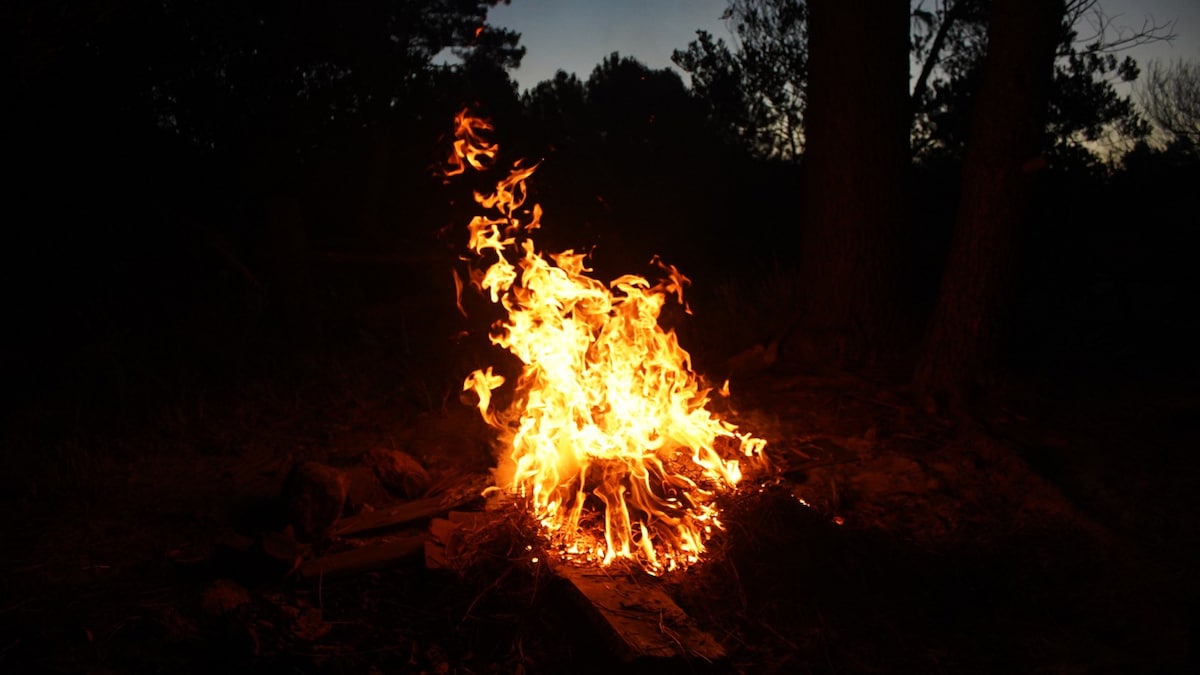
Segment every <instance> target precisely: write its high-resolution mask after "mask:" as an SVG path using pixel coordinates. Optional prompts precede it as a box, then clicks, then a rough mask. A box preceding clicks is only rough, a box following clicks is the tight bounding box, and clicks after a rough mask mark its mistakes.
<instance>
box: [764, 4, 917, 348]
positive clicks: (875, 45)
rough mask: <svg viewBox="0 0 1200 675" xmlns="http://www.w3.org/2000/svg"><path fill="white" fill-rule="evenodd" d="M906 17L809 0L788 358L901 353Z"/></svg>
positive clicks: (900, 10)
mask: <svg viewBox="0 0 1200 675" xmlns="http://www.w3.org/2000/svg"><path fill="white" fill-rule="evenodd" d="M908 21H909V17H908V4H907V3H902V2H862V1H857V2H854V1H847V0H813V1H811V2H809V43H808V51H809V54H808V58H809V60H808V100H807V108H806V132H805V136H806V140H805V142H806V145H805V154H804V160H803V167H804V177H803V184H802V187H803V194H804V203H803V216H804V223H803V225H804V229H803V232H802V235H801V251H800V260H801V280H802V282H803V284H804V294H805V298H804V314H803V323H802V326H801V330H800V331H798V332H797V335H798V336H799V337H798V338H797V340H798V341H799V342H800V344H799V345H796V344H785V345H784V354H783V357H784V358H785V359H788V358H791V359H796V355H795V352H797V351H802V352H805V355H804V356H802V357H800V359H799V360H800V361H801V363H804V362H806V361H809V362H812V363H813V364H817V363H824V364H826V365H827V366H831V367H835V368H855V367H858V366H861V365H864V364H879V363H883V362H887V361H889V360H890V359H892V358H893V357H894V356H895V355H896V354H895V350H894V349H893V345H895V344H898V343H899V341H898V340H897V328H898V326H899V317H900V316H901V312H900V311H899V308H898V303H899V297H900V294H899V292H898V284H897V271H898V269H899V262H900V261H899V250H900V246H899V244H900V236H901V234H902V233H903V231H904V210H905V198H904V197H905V188H906V186H907V182H908V181H907V178H908V165H909V114H908V107H909V106H908V31H909V25H908ZM792 342H796V340H793V341H792ZM797 346H799V347H802V349H799V350H798V349H796V347H797ZM789 349H790V350H791V351H792V352H793V353H792V354H791V355H789V354H788V352H789Z"/></svg>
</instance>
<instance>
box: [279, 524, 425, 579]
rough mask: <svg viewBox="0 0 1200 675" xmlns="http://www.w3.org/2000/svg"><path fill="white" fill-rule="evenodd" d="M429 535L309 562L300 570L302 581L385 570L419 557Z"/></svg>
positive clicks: (413, 536) (379, 543)
mask: <svg viewBox="0 0 1200 675" xmlns="http://www.w3.org/2000/svg"><path fill="white" fill-rule="evenodd" d="M425 538H426V537H425V534H423V533H422V534H415V535H404V536H402V537H398V538H389V539H387V540H384V541H378V542H376V543H371V544H368V545H366V546H361V547H359V548H353V549H350V550H348V551H341V552H340V553H333V554H331V555H327V556H323V557H321V558H316V559H313V560H309V561H308V562H305V563H304V564H303V565H301V566H300V569H299V571H298V574H299V577H300V578H301V579H316V578H318V577H326V578H328V577H339V576H347V575H350V574H358V573H360V572H370V571H374V570H381V569H385V568H388V567H391V566H392V565H395V564H397V563H400V562H403V561H405V560H408V559H409V558H413V557H415V556H416V555H417V554H419V553H420V552H421V551H422V550H423V549H424V546H425Z"/></svg>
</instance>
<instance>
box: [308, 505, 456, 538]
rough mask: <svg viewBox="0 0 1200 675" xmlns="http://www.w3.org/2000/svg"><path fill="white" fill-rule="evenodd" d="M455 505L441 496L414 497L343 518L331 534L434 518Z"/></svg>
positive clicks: (370, 529) (342, 535)
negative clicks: (386, 506)
mask: <svg viewBox="0 0 1200 675" xmlns="http://www.w3.org/2000/svg"><path fill="white" fill-rule="evenodd" d="M454 506H457V504H450V505H444V504H443V503H442V500H441V499H440V498H434V497H431V498H428V499H414V500H412V501H408V502H404V503H403V504H397V505H395V506H389V507H388V508H385V509H379V510H378V511H368V512H364V513H358V514H355V515H353V516H350V517H349V518H343V519H341V520H339V521H337V522H336V523H334V524H333V528H332V529H331V530H330V534H333V535H335V536H339V537H350V536H355V535H361V534H365V533H368V532H376V531H378V530H385V529H388V528H392V527H398V526H400V525H407V524H408V523H412V522H415V521H418V520H424V519H426V518H432V517H434V516H436V515H437V514H439V513H442V512H443V511H446V510H447V509H451V508H454Z"/></svg>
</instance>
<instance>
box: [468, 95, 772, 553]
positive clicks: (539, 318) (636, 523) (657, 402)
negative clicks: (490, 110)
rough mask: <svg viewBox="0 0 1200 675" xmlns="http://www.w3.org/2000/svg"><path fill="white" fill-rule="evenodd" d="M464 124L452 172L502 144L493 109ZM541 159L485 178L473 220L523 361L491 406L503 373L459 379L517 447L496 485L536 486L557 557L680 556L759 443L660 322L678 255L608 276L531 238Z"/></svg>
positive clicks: (508, 338) (482, 278)
mask: <svg viewBox="0 0 1200 675" xmlns="http://www.w3.org/2000/svg"><path fill="white" fill-rule="evenodd" d="M455 128H456V131H455V136H456V139H457V140H456V141H455V143H454V151H453V154H452V155H451V157H450V160H449V162H450V167H449V169H448V170H447V173H448V174H450V175H453V174H457V173H462V172H464V171H465V170H466V167H468V166H470V167H471V168H474V169H483V168H485V167H486V166H487V165H488V164H489V163H490V162H492V161H493V160H494V159H495V157H496V153H497V146H496V145H495V144H494V143H492V142H490V141H488V140H486V139H485V138H484V136H483V133H485V132H490V131H491V130H492V128H491V125H490V124H489V123H488V122H486V121H484V120H481V119H478V118H475V117H471V116H469V115H468V114H467V112H466V111H463V112H461V113H459V114H458V116H457V117H456V118H455ZM536 168H537V166H536V165H525V164H523V163H522V162H517V163H516V164H514V166H513V169H512V171H511V172H510V173H509V174H508V175H507V176H506V177H505V178H503V179H502V180H500V181H499V183H498V184H497V185H496V188H495V191H494V192H492V193H491V194H487V195H484V194H480V193H476V194H475V201H476V202H477V203H478V204H479V205H480V206H481V207H483V209H484V210H485V214H484V215H477V216H475V217H474V218H473V219H472V220H471V222H470V225H469V226H468V230H469V237H468V247H469V248H470V250H471V251H472V252H473V253H474V254H475V255H476V256H477V265H478V266H477V267H474V268H473V269H472V273H471V275H470V278H471V282H472V284H473V285H474V286H475V287H476V288H478V289H479V290H480V291H481V292H483V293H486V294H487V296H488V297H489V298H490V299H491V301H492V302H494V303H498V304H500V305H501V306H502V307H503V308H504V310H505V311H506V318H505V319H503V320H501V321H500V322H498V323H497V324H496V325H495V326H493V331H492V334H491V340H492V342H493V343H494V344H496V345H499V346H501V347H503V348H505V349H507V350H508V351H510V352H511V353H512V354H514V355H515V356H516V357H517V358H518V359H520V361H521V363H522V364H523V369H522V372H521V375H520V377H519V378H518V380H517V383H516V388H515V395H514V402H513V404H512V405H511V407H509V408H508V409H507V410H503V411H496V410H494V409H493V406H492V392H493V391H494V390H496V389H497V388H499V387H501V386H503V385H504V383H505V380H504V377H503V376H501V375H498V374H496V373H494V372H493V370H492V368H490V367H489V368H487V369H486V370H479V371H475V372H474V373H472V374H471V375H470V376H469V377H467V379H466V381H465V382H464V385H463V388H464V390H472V391H474V392H475V393H476V394H477V395H478V398H479V404H478V406H479V411H480V414H481V415H482V416H483V418H484V420H486V421H487V423H488V424H489V425H491V426H493V427H494V428H496V429H497V430H498V431H499V432H500V433H499V435H500V438H499V440H500V442H501V446H502V447H503V448H506V449H507V450H508V453H507V455H506V456H504V457H502V458H501V461H500V466H499V467H497V469H496V471H495V479H496V488H497V489H500V490H504V491H508V492H511V493H513V494H515V495H517V496H519V497H522V498H524V499H525V500H527V503H528V505H529V507H530V508H531V509H532V512H533V514H534V515H535V517H536V518H537V519H538V521H539V522H540V523H541V526H542V528H543V532H544V534H545V535H546V537H547V538H548V540H549V542H550V544H551V546H552V548H554V549H555V550H557V551H558V552H559V553H560V554H561V555H562V556H563V557H564V558H567V559H572V560H577V561H593V562H599V563H601V564H604V565H607V564H609V563H611V562H613V561H614V560H617V559H629V560H633V561H635V562H637V563H638V564H640V565H641V566H642V568H644V569H645V570H647V571H648V572H651V573H655V574H657V573H661V572H663V571H668V570H673V569H678V568H681V567H686V566H687V565H689V564H691V563H694V562H696V561H698V560H699V559H700V557H701V555H702V554H703V552H704V550H705V542H706V541H707V539H708V538H709V536H710V535H711V534H712V532H713V530H714V528H719V527H720V521H719V518H718V515H719V514H718V512H717V508H716V506H715V504H714V499H715V497H716V494H717V493H718V492H721V491H725V490H730V489H732V488H733V487H734V486H735V485H736V484H737V483H738V481H739V480H740V479H741V475H742V474H741V465H740V463H739V460H738V456H739V455H740V456H741V457H744V458H750V457H755V458H759V457H761V456H762V452H763V448H764V447H765V445H766V444H765V442H764V441H763V440H761V439H757V438H754V437H753V436H751V435H749V434H746V433H741V432H739V431H738V430H737V428H736V427H735V426H734V425H733V424H730V423H729V422H726V421H722V420H720V419H718V418H717V417H716V416H715V415H713V414H712V413H711V412H709V411H708V410H707V409H706V406H707V404H708V390H707V389H705V388H702V386H701V384H700V382H699V378H698V377H697V376H696V374H695V373H694V372H693V371H692V368H691V357H690V356H689V355H688V353H687V352H686V351H685V350H684V349H683V348H682V347H680V346H679V343H678V341H677V339H676V336H675V333H674V332H672V331H664V330H663V329H662V328H661V327H660V326H659V324H658V316H659V312H660V311H661V309H662V307H663V305H664V303H665V302H667V300H668V299H669V298H674V300H675V301H677V302H680V303H682V302H683V292H684V289H685V287H686V286H688V285H689V283H690V282H689V280H688V279H687V277H685V276H684V275H683V274H681V273H680V272H679V270H677V269H676V268H675V267H674V266H672V265H667V264H664V263H662V262H660V261H659V260H658V259H657V257H656V258H655V259H654V260H653V261H652V262H653V263H654V264H656V265H657V266H658V267H659V269H660V270H661V271H662V272H663V273H664V278H663V279H662V280H660V281H658V282H657V283H655V284H651V283H650V282H649V281H647V280H646V279H645V278H643V277H640V276H636V275H632V274H627V275H624V276H621V277H619V278H617V279H615V280H613V281H612V282H611V283H610V284H609V285H608V286H606V285H604V284H603V283H601V282H599V281H597V280H596V279H593V278H592V277H589V276H588V275H587V273H588V272H590V271H591V270H590V269H589V268H587V267H586V266H585V258H586V255H585V254H583V253H576V252H575V251H573V250H566V251H563V252H561V253H556V254H548V255H546V256H543V255H542V254H541V253H539V252H538V251H537V249H536V248H535V247H534V243H533V241H532V239H530V238H529V236H528V235H529V232H530V231H531V230H534V229H536V228H537V227H539V225H540V221H541V217H542V210H541V208H540V207H539V206H537V205H534V206H532V207H531V208H525V207H524V205H525V202H526V197H527V191H526V188H525V182H526V180H528V179H529V177H530V176H532V175H533V173H534V171H535V170H536ZM456 279H457V277H456ZM459 283H460V282H459ZM459 306H460V307H461V301H460V304H459ZM601 513H602V514H603V526H602V527H601V526H600V520H601V518H600V514H601Z"/></svg>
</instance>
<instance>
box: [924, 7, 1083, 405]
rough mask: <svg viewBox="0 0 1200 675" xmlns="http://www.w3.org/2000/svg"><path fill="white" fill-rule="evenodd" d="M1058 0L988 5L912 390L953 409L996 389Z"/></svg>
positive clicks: (1036, 157)
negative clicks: (943, 249) (953, 210)
mask: <svg viewBox="0 0 1200 675" xmlns="http://www.w3.org/2000/svg"><path fill="white" fill-rule="evenodd" d="M1063 11H1064V10H1063V2H1062V0H995V2H994V4H993V8H992V16H991V22H990V25H989V27H988V52H987V57H986V60H985V62H984V71H983V79H982V82H981V84H980V89H979V92H978V94H977V95H976V98H975V104H974V109H973V112H972V121H971V128H970V131H969V135H968V142H967V151H966V156H965V158H964V159H963V169H962V191H961V195H960V199H959V206H958V213H957V216H956V221H955V231H954V238H953V241H952V243H951V246H950V252H949V258H948V260H947V263H946V269H945V271H944V272H943V274H942V283H941V289H940V292H939V296H938V300H937V304H936V305H935V307H934V311H933V314H932V317H931V318H930V322H929V325H928V329H927V332H926V338H925V343H924V346H923V349H922V353H921V357H920V359H919V361H918V363H917V367H916V370H915V372H914V384H916V385H917V387H918V388H919V389H921V390H923V391H925V392H926V393H928V394H931V395H933V396H934V397H936V398H942V399H945V400H946V402H948V403H950V404H952V405H953V406H954V407H960V406H961V405H962V404H966V403H969V400H970V398H971V397H972V395H973V394H974V393H975V391H976V390H977V389H978V388H979V387H981V386H989V385H991V384H994V383H995V381H996V375H997V373H998V372H999V366H998V363H997V356H998V353H997V350H998V346H999V345H998V340H999V337H1000V331H1001V329H1002V328H1003V326H1004V324H1005V318H1006V314H1007V311H1008V309H1009V303H1010V296H1011V292H1012V284H1013V268H1014V262H1015V255H1016V249H1017V238H1018V234H1019V229H1020V225H1021V223H1022V222H1023V221H1024V219H1025V218H1026V215H1027V209H1028V201H1029V194H1030V188H1031V183H1032V181H1033V179H1034V177H1035V176H1036V174H1037V173H1038V171H1039V169H1041V168H1042V167H1043V166H1044V164H1045V160H1044V159H1043V158H1042V156H1041V154H1040V150H1041V146H1042V141H1043V136H1044V134H1045V116H1046V108H1047V101H1048V99H1049V91H1050V83H1051V76H1052V73H1053V65H1054V50H1055V45H1056V43H1057V38H1058V29H1059V26H1060V23H1061V21H1062V17H1063Z"/></svg>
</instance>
